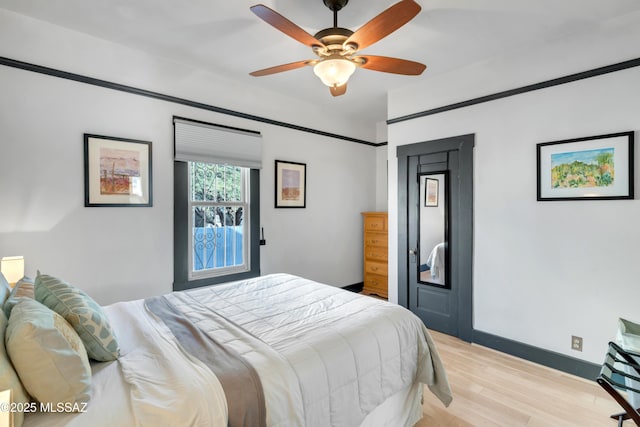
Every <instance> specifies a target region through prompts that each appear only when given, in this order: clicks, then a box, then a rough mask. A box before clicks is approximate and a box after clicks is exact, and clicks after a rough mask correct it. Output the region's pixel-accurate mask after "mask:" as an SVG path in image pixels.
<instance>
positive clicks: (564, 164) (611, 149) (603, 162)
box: [536, 132, 634, 201]
mask: <svg viewBox="0 0 640 427" xmlns="http://www.w3.org/2000/svg"><path fill="white" fill-rule="evenodd" d="M536 154H537V155H536V162H537V171H538V173H537V175H538V179H537V199H538V200H540V201H547V200H598V199H601V200H613V199H633V197H634V196H633V132H622V133H614V134H607V135H597V136H590V137H585V138H575V139H567V140H563V141H553V142H545V143H541V144H537V153H536Z"/></svg>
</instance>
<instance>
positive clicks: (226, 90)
mask: <svg viewBox="0 0 640 427" xmlns="http://www.w3.org/2000/svg"><path fill="white" fill-rule="evenodd" d="M0 39H1V40H3V43H2V44H1V45H0V56H6V57H9V58H12V59H17V60H22V61H26V62H33V63H36V64H38V65H44V66H50V67H54V68H59V69H62V70H65V71H70V72H75V73H79V74H85V75H89V76H93V77H99V78H102V79H105V80H109V81H114V82H117V83H122V84H128V85H132V86H137V87H141V88H144V89H148V90H154V91H157V92H160V93H166V94H170V95H174V96H179V97H183V98H186V99H191V100H195V101H200V102H204V103H208V104H211V105H216V106H219V107H223V108H230V109H233V110H237V111H241V112H243V113H249V114H257V115H260V114H264V115H265V116H269V115H270V114H276V115H277V116H276V117H273V116H270V118H274V119H276V120H278V119H282V117H286V120H283V121H287V122H290V123H295V124H299V125H302V126H309V127H313V126H312V122H313V120H311V119H309V117H313V116H314V114H311V113H310V111H309V108H310V107H308V106H304V105H298V104H296V103H295V102H294V101H293V100H291V99H286V98H284V97H280V96H279V95H277V94H269V93H264V92H261V91H259V90H258V91H253V90H242V88H238V87H235V86H233V85H230V84H229V82H227V81H224V80H222V79H220V78H219V77H217V76H215V75H211V74H207V73H206V72H204V71H202V70H196V69H191V68H189V67H186V66H182V65H179V64H173V63H169V62H166V61H163V60H161V59H157V58H153V57H150V56H148V55H145V54H143V53H141V52H136V51H132V50H130V49H127V48H124V47H122V46H118V45H115V44H112V43H108V42H105V41H102V40H99V39H95V38H92V37H88V36H85V35H82V34H79V33H74V32H71V31H67V30H64V29H62V28H59V27H55V26H52V25H50V24H46V23H43V22H39V21H36V20H33V19H29V18H25V17H22V16H20V15H16V14H13V13H10V12H7V11H3V10H0ZM0 94H2V95H1V96H0V200H2V206H3V208H2V209H0V256H7V255H18V254H20V255H24V256H25V258H26V272H27V274H29V275H34V274H35V272H36V269H40V270H41V271H42V272H46V273H49V274H53V275H58V276H60V277H62V278H64V279H66V280H68V281H70V282H71V283H74V284H76V285H77V286H79V287H81V288H83V289H85V290H86V291H87V292H88V293H89V294H90V295H92V296H93V297H94V298H95V299H96V300H97V301H98V302H100V303H101V304H108V303H111V302H114V301H118V300H128V299H135V298H141V297H145V296H149V295H157V294H161V293H165V292H169V291H170V290H171V286H172V281H173V234H172V233H173V159H172V156H173V128H172V121H171V119H172V116H173V115H177V116H184V117H188V118H192V119H196V120H203V121H208V122H213V123H218V124H223V125H229V126H235V127H241V128H246V129H251V130H257V131H260V132H261V133H262V135H263V142H264V151H263V156H264V157H263V165H264V166H263V169H262V171H261V206H262V215H261V216H262V218H261V225H262V226H263V227H264V229H265V234H266V239H267V246H264V247H262V248H261V257H262V263H261V264H262V272H263V273H271V272H280V271H284V272H292V273H296V274H300V275H303V276H306V277H309V278H311V279H315V280H319V281H322V282H325V283H329V284H332V285H339V286H344V285H349V284H353V283H356V282H359V281H362V266H361V264H362V263H361V258H362V230H361V228H362V227H361V218H360V212H361V211H366V210H372V209H374V208H375V203H376V190H375V181H376V178H375V177H376V175H375V170H376V149H375V148H374V147H370V146H366V145H361V144H355V143H351V142H346V141H342V140H337V139H332V138H327V137H321V136H317V135H314V134H310V133H304V132H299V131H294V130H291V129H287V128H282V127H277V126H272V125H266V124H263V123H260V122H256V121H250V120H246V119H240V118H236V117H231V116H228V115H223V114H218V113H213V112H209V111H204V110H199V109H194V108H191V107H186V106H182V105H176V104H171V103H167V102H164V101H158V100H153V99H149V98H144V97H140V96H137V95H132V94H128V93H123V92H117V91H113V90H109V89H104V88H99V87H95V86H90V85H86V84H83V83H77V82H72V81H68V80H63V79H59V78H55V77H49V76H44V75H41V74H35V73H32V72H28V71H22V70H18V69H14V68H9V67H0ZM287 105H288V106H289V107H285V106H287ZM274 106H275V107H274ZM331 122H332V124H335V126H336V127H335V128H332V129H324V130H328V131H334V132H336V133H342V132H341V130H346V129H349V132H352V133H351V134H350V135H349V136H355V137H360V138H366V136H364V134H357V132H358V129H357V126H355V127H354V126H350V125H351V124H349V123H340V121H339V120H336V121H331ZM316 124H317V123H316ZM354 129H355V130H354ZM353 132H356V134H354V133H353ZM84 133H94V134H100V135H108V136H116V137H124V138H133V139H141V140H149V141H152V143H153V145H152V149H153V207H152V208H85V207H84V183H83V179H84V178H83V134H84ZM343 134H347V133H346V132H345V133H343ZM374 134H375V130H373V131H372V132H371V135H374ZM275 159H281V160H291V161H296V162H302V163H307V167H308V169H307V208H306V209H274V208H273V195H274V184H273V181H274V178H273V173H274V171H273V169H274V160H275Z"/></svg>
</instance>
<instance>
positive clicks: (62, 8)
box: [0, 0, 640, 124]
mask: <svg viewBox="0 0 640 427" xmlns="http://www.w3.org/2000/svg"><path fill="white" fill-rule="evenodd" d="M258 1H259V0H254V1H249V0H228V1H224V2H223V1H220V0H181V1H175V0H0V7H2V8H5V9H8V10H11V11H14V12H17V13H20V14H24V15H28V16H31V17H34V18H37V19H40V20H43V21H47V22H50V23H54V24H57V25H60V26H63V27H67V28H70V29H73V30H76V31H80V32H84V33H88V34H91V35H93V36H96V37H100V38H103V39H106V40H110V41H113V42H116V43H119V44H122V45H126V46H129V47H132V48H135V49H139V50H142V51H146V52H149V53H151V54H154V55H157V56H160V57H163V58H167V59H171V60H174V61H177V62H182V63H186V64H190V65H195V66H197V67H201V68H204V69H207V70H209V71H211V72H213V73H215V74H218V75H223V76H226V77H227V78H233V79H236V80H238V81H240V82H242V84H244V85H255V86H258V87H261V88H263V89H270V90H273V91H276V92H279V93H285V94H290V95H291V96H295V97H298V98H303V99H305V100H308V101H309V102H311V103H313V104H315V105H316V106H321V107H324V108H327V109H330V111H333V112H340V113H342V114H343V115H345V116H347V117H351V118H353V119H354V120H357V121H366V122H371V123H372V124H375V123H377V122H381V121H384V120H386V119H387V112H386V111H387V110H386V102H387V101H386V100H387V98H386V97H387V95H386V94H387V93H388V92H389V91H390V90H393V89H394V88H398V87H402V86H406V85H410V84H413V83H415V82H416V81H417V80H419V79H427V78H429V76H431V75H435V74H438V73H443V72H447V71H450V70H452V69H455V68H458V67H463V66H465V65H468V64H471V63H474V62H477V61H482V60H486V59H487V58H490V57H493V56H498V55H508V54H509V52H510V51H521V50H526V49H531V48H533V47H535V46H536V45H539V44H550V43H553V41H554V40H555V39H558V38H562V37H566V36H569V35H572V36H579V35H580V34H581V33H583V34H587V33H592V32H594V31H598V29H599V28H600V27H601V26H603V25H605V24H606V22H607V21H609V20H612V19H617V18H619V17H621V16H623V15H626V14H630V13H632V12H635V11H638V10H639V8H640V5H639V3H640V2H639V1H638V0H535V1H534V0H416V1H417V2H418V3H419V4H420V5H421V6H422V11H421V12H420V13H419V14H418V16H417V17H415V18H414V19H413V20H412V21H410V22H409V23H408V24H407V25H405V26H404V27H402V28H400V29H399V30H398V31H396V32H394V33H392V34H391V35H389V36H388V37H387V38H385V39H383V40H381V41H380V42H378V43H376V44H374V45H372V46H370V47H368V48H367V49H365V50H363V51H362V52H363V53H368V54H372V55H383V56H392V57H397V58H403V59H409V60H413V61H418V62H422V63H424V64H426V65H427V70H426V71H425V72H424V73H423V75H422V76H418V77H410V76H398V75H393V74H386V73H380V72H373V71H370V70H364V69H359V70H356V73H355V74H354V75H353V76H352V77H351V79H350V81H349V86H348V91H347V94H346V95H344V96H341V97H336V98H334V97H332V96H331V95H330V94H329V90H328V88H327V87H326V86H324V85H323V84H322V83H321V82H320V81H319V79H318V78H317V77H315V75H314V74H313V70H312V69H311V68H310V67H305V68H302V69H298V70H293V71H288V72H284V73H280V74H275V75H272V76H266V77H251V76H249V73H250V72H251V71H255V70H258V69H262V68H267V67H270V66H275V65H279V64H285V63H288V62H294V61H299V60H304V59H311V58H313V57H314V55H313V53H312V52H311V50H310V49H309V48H308V47H306V46H304V45H302V44H300V43H299V42H297V41H295V40H294V39H291V38H289V37H288V36H286V35H284V34H283V33H281V32H279V31H278V30H276V29H275V28H273V27H271V26H270V25H268V24H266V23H264V22H263V21H261V20H260V19H259V18H258V17H257V16H255V15H254V14H253V13H252V12H251V11H250V10H249V7H250V6H252V5H254V4H256V3H257V2H258ZM394 3H395V1H394V0H350V1H349V4H348V5H347V6H346V7H345V8H344V9H343V10H342V11H341V12H340V13H339V17H338V24H339V26H341V27H346V28H350V29H352V30H354V31H355V30H356V29H357V28H359V27H360V26H361V25H363V24H364V23H365V22H367V21H369V20H370V19H372V18H373V17H375V16H376V15H377V14H379V13H380V12H382V11H383V10H385V9H386V8H388V7H390V6H391V5H392V4H394ZM263 4H265V5H266V6H269V7H271V8H272V9H274V10H276V11H277V12H279V13H280V14H282V15H283V16H285V17H287V18H288V19H290V20H291V21H293V22H295V23H296V24H298V25H299V26H300V27H302V28H303V29H304V30H306V31H307V32H309V33H311V34H314V33H315V32H317V31H318V30H321V29H323V28H327V27H331V26H332V23H333V22H332V20H333V17H332V13H331V11H329V9H327V8H326V7H325V6H324V4H323V3H322V0H264V1H263ZM558 77H559V76H558Z"/></svg>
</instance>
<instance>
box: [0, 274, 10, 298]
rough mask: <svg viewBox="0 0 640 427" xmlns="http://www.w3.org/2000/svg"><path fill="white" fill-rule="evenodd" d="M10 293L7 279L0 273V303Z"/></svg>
mask: <svg viewBox="0 0 640 427" xmlns="http://www.w3.org/2000/svg"><path fill="white" fill-rule="evenodd" d="M10 293H11V286H10V285H9V282H7V279H6V278H5V277H4V275H3V274H2V273H0V303H1V304H4V302H5V301H6V300H7V298H9V294H10Z"/></svg>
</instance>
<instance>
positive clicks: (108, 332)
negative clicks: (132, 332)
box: [35, 272, 118, 362]
mask: <svg viewBox="0 0 640 427" xmlns="http://www.w3.org/2000/svg"><path fill="white" fill-rule="evenodd" d="M35 294H36V300H37V301H39V302H41V303H42V304H44V305H46V306H47V307H49V308H50V309H52V310H53V311H55V312H56V313H58V314H59V315H61V316H62V317H64V318H65V320H66V321H67V322H69V323H70V324H71V326H73V329H75V330H76V332H77V333H78V335H80V338H81V339H82V342H83V343H84V346H85V348H86V349H87V353H88V354H89V357H90V358H92V359H95V360H98V361H100V362H108V361H110V360H116V359H117V358H118V342H117V340H116V336H115V334H114V333H113V330H112V329H111V325H110V324H109V319H108V318H107V315H106V314H105V313H104V311H102V308H101V307H100V306H99V305H98V303H97V302H95V301H94V300H93V299H92V298H91V297H89V295H87V294H85V293H84V292H83V291H81V290H80V289H78V288H76V287H75V286H72V285H70V284H68V283H66V282H64V281H62V280H60V279H57V278H55V277H53V276H48V275H46V274H40V273H39V272H38V276H37V277H36V291H35Z"/></svg>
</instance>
